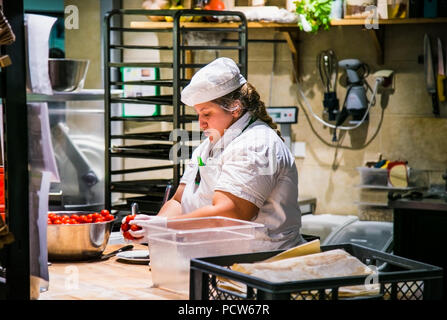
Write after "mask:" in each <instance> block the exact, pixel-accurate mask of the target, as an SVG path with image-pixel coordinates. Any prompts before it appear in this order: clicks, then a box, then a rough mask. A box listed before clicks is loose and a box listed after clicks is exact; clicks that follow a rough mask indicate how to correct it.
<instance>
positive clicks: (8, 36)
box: [0, 9, 16, 68]
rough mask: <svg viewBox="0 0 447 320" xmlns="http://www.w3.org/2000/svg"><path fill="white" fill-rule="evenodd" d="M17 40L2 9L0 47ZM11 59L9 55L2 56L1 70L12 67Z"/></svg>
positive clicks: (0, 16)
mask: <svg viewBox="0 0 447 320" xmlns="http://www.w3.org/2000/svg"><path fill="white" fill-rule="evenodd" d="M15 40H16V36H15V35H14V32H12V28H11V26H10V25H9V22H8V20H6V17H5V15H4V14H3V11H2V10H1V9H0V46H2V45H9V44H11V43H13V42H14V41H15ZM11 63H12V62H11V58H10V57H9V56H8V55H3V56H0V68H4V67H7V66H9V65H11Z"/></svg>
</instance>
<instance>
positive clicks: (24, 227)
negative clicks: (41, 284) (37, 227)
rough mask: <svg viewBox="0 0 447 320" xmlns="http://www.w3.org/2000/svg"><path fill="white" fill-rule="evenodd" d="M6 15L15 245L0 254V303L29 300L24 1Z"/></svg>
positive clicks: (8, 4)
mask: <svg viewBox="0 0 447 320" xmlns="http://www.w3.org/2000/svg"><path fill="white" fill-rule="evenodd" d="M3 12H4V14H5V17H6V18H7V19H8V21H9V24H10V25H11V27H12V30H13V32H14V34H15V36H16V41H15V42H14V43H13V44H11V45H9V46H5V47H2V48H1V49H2V53H4V54H8V55H9V56H10V57H11V60H12V65H10V66H8V67H6V68H4V69H3V70H2V71H1V75H0V76H1V85H2V90H1V92H2V98H3V110H4V111H3V112H4V118H3V125H4V144H5V148H4V150H5V159H4V163H5V204H6V213H7V224H8V227H9V231H10V232H11V233H12V234H13V235H14V238H15V240H14V242H13V243H11V244H9V245H7V246H5V247H4V248H3V249H1V250H0V260H1V261H2V263H4V265H3V267H5V269H6V277H5V279H4V280H3V281H2V279H0V299H2V298H3V299H26V300H29V298H30V268H29V262H30V260H29V214H28V211H29V208H28V201H29V199H28V119H27V106H26V51H25V29H24V7H23V1H19V0H17V1H3Z"/></svg>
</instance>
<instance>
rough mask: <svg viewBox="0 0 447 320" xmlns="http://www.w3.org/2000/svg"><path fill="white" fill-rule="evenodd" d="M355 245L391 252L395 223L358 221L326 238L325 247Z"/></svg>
mask: <svg viewBox="0 0 447 320" xmlns="http://www.w3.org/2000/svg"><path fill="white" fill-rule="evenodd" d="M342 243H353V244H358V245H361V246H365V247H368V248H371V249H376V250H379V251H383V252H390V250H391V249H392V243H393V223H392V222H383V221H356V222H353V223H351V224H348V225H346V226H345V227H343V228H341V229H340V230H338V231H337V232H334V233H333V234H331V235H330V236H329V237H327V238H326V240H325V241H324V243H323V245H333V244H342Z"/></svg>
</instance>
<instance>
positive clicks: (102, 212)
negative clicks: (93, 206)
mask: <svg viewBox="0 0 447 320" xmlns="http://www.w3.org/2000/svg"><path fill="white" fill-rule="evenodd" d="M101 215H102V216H103V217H106V216H108V215H110V212H109V210H106V209H102V210H101Z"/></svg>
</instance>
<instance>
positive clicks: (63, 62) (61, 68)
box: [48, 59, 90, 91]
mask: <svg viewBox="0 0 447 320" xmlns="http://www.w3.org/2000/svg"><path fill="white" fill-rule="evenodd" d="M89 64H90V61H89V60H83V59H48V72H49V75H50V81H51V87H52V88H53V90H54V91H75V90H81V89H82V88H83V87H84V81H85V77H86V75H87V70H88V66H89Z"/></svg>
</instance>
